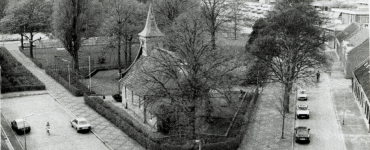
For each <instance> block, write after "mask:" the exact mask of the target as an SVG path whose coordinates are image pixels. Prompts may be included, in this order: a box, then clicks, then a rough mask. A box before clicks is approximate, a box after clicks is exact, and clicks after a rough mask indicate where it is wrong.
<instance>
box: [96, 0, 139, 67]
mask: <svg viewBox="0 0 370 150" xmlns="http://www.w3.org/2000/svg"><path fill="white" fill-rule="evenodd" d="M104 6H105V11H106V14H105V15H106V17H105V20H104V23H103V26H102V32H103V34H105V35H108V36H111V37H113V38H111V40H113V41H111V42H110V43H116V44H114V46H113V47H114V48H117V52H118V54H117V58H118V71H119V74H121V73H122V71H121V68H122V67H121V43H122V41H123V39H124V40H125V51H124V52H125V53H124V58H125V66H127V65H129V62H130V61H131V60H130V58H131V55H130V54H131V51H130V50H129V49H131V48H129V47H131V45H129V43H128V42H132V39H133V36H134V34H137V33H138V32H139V30H141V29H142V28H143V27H142V25H143V24H144V23H143V22H142V21H144V20H145V19H144V18H143V17H142V16H145V15H144V14H143V13H142V11H141V10H142V9H141V8H143V5H142V4H140V3H139V2H137V1H132V0H106V1H105V2H104ZM140 18H141V19H140Z"/></svg>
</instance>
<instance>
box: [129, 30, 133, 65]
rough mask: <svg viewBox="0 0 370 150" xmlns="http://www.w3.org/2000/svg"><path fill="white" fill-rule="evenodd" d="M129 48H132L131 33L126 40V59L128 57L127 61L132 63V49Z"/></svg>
mask: <svg viewBox="0 0 370 150" xmlns="http://www.w3.org/2000/svg"><path fill="white" fill-rule="evenodd" d="M131 48H132V35H130V37H129V40H128V59H129V61H128V62H129V63H130V64H132V59H131V57H132V56H131V55H132V51H131Z"/></svg>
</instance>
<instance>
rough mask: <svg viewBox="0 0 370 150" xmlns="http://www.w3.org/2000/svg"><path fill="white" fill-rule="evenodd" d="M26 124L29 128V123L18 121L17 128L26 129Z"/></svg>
mask: <svg viewBox="0 0 370 150" xmlns="http://www.w3.org/2000/svg"><path fill="white" fill-rule="evenodd" d="M24 124H26V127H27V126H28V123H27V122H24V120H18V121H17V126H18V127H19V128H23V127H24Z"/></svg>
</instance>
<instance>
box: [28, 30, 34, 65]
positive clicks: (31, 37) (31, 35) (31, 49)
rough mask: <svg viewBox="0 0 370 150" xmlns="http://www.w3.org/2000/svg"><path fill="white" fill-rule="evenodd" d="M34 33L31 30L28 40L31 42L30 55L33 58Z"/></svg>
mask: <svg viewBox="0 0 370 150" xmlns="http://www.w3.org/2000/svg"><path fill="white" fill-rule="evenodd" d="M32 40H33V34H32V32H30V39H29V40H28V41H29V44H30V57H31V59H33V46H32V44H33V41H32Z"/></svg>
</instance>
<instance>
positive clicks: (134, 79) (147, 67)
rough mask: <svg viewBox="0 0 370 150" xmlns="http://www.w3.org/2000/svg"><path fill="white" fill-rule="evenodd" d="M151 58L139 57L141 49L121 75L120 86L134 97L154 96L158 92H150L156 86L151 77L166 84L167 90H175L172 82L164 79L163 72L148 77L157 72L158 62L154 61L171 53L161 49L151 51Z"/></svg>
mask: <svg viewBox="0 0 370 150" xmlns="http://www.w3.org/2000/svg"><path fill="white" fill-rule="evenodd" d="M151 51H152V52H151V56H144V55H141V53H142V49H140V51H139V53H138V56H137V57H136V59H135V60H134V62H133V64H132V65H131V66H130V67H129V68H128V69H127V70H126V71H125V72H124V73H123V74H122V75H123V78H122V79H121V80H120V86H121V87H122V86H125V87H126V88H128V89H129V90H131V91H134V93H135V95H138V96H146V95H155V94H158V93H159V92H152V91H153V89H156V88H155V87H156V86H159V85H157V84H156V83H154V82H153V77H154V78H156V79H158V80H160V81H161V82H162V83H166V85H165V86H166V87H167V88H170V89H172V88H176V87H175V86H176V85H174V82H173V81H169V79H168V78H165V76H164V75H163V72H159V71H158V72H155V73H150V75H152V77H150V76H148V75H149V74H148V73H145V72H152V71H156V70H158V69H157V68H158V66H159V64H158V63H159V62H160V61H158V60H156V59H161V58H163V57H165V56H169V55H172V53H171V52H169V51H166V50H163V49H153V50H151Z"/></svg>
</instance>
